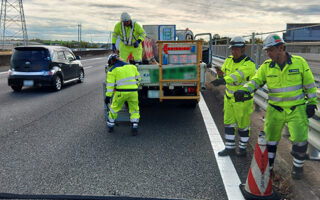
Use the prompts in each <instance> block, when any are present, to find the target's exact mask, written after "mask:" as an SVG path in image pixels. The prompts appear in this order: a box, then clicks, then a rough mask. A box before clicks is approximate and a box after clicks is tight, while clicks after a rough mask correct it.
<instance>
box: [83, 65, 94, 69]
mask: <svg viewBox="0 0 320 200" xmlns="http://www.w3.org/2000/svg"><path fill="white" fill-rule="evenodd" d="M92 67H93V66H88V67H84V68H85V69H90V68H92Z"/></svg>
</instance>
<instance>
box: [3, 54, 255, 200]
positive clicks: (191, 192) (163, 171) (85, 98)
mask: <svg viewBox="0 0 320 200" xmlns="http://www.w3.org/2000/svg"><path fill="white" fill-rule="evenodd" d="M82 62H83V64H84V66H85V75H86V76H85V81H84V83H80V84H79V83H74V84H69V85H67V86H65V87H64V88H63V89H62V90H61V91H59V92H52V91H50V90H48V89H47V88H24V89H23V90H22V91H21V92H13V91H12V90H11V88H10V87H9V86H7V75H6V74H3V73H2V74H0V124H1V126H0V147H1V151H0V163H1V165H0V180H1V181H0V193H15V194H67V195H99V196H108V195H111V196H114V195H115V196H130V197H151V198H182V199H219V200H224V199H228V196H227V193H226V189H225V187H224V184H223V180H222V177H221V174H220V171H219V168H218V166H217V161H216V159H215V155H214V151H213V148H212V146H211V143H210V140H209V136H208V133H207V130H206V126H205V124H204V120H203V116H202V114H201V111H200V109H199V106H197V107H196V108H190V107H186V106H185V105H183V104H180V103H172V102H167V103H161V104H160V103H155V104H146V105H142V106H141V108H140V110H141V123H140V129H139V135H138V136H136V137H133V136H131V135H130V125H129V123H125V122H121V123H119V124H118V126H116V127H115V132H113V133H108V132H107V129H106V125H105V121H104V110H103V97H102V82H103V81H104V78H105V74H104V64H105V63H106V59H105V58H94V59H88V60H83V61H82ZM202 95H203V97H204V98H203V100H205V102H206V103H207V105H208V107H209V110H210V112H211V115H212V116H213V118H214V120H215V121H216V122H217V124H219V125H218V129H219V130H220V131H222V130H221V129H222V128H223V127H222V124H223V123H222V112H221V103H222V102H217V101H218V100H217V98H218V97H217V94H215V93H214V92H212V91H210V90H206V91H204V92H203V93H202ZM234 159H236V158H234ZM236 161H237V166H236V167H237V168H238V173H239V175H240V179H241V180H242V181H245V178H246V174H247V172H248V167H249V166H248V165H249V164H250V157H248V158H246V159H242V160H236ZM239 198H240V197H239ZM240 199H241V198H240Z"/></svg>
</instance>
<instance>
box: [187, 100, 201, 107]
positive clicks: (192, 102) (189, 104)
mask: <svg viewBox="0 0 320 200" xmlns="http://www.w3.org/2000/svg"><path fill="white" fill-rule="evenodd" d="M198 103H199V102H198V100H196V99H192V100H188V101H187V102H186V106H187V107H190V108H195V107H197V105H198Z"/></svg>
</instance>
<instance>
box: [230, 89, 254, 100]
mask: <svg viewBox="0 0 320 200" xmlns="http://www.w3.org/2000/svg"><path fill="white" fill-rule="evenodd" d="M251 98H252V97H251V94H250V92H248V91H244V90H237V91H236V92H235V93H234V99H235V101H236V102H240V101H246V100H249V99H251Z"/></svg>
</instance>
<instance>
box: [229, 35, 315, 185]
mask: <svg viewBox="0 0 320 200" xmlns="http://www.w3.org/2000/svg"><path fill="white" fill-rule="evenodd" d="M284 44H285V42H284V41H283V39H282V38H281V37H279V35H277V34H270V35H268V36H267V37H266V39H265V40H264V44H263V46H264V47H263V49H264V50H266V52H267V54H268V56H269V58H270V59H268V60H266V61H265V62H264V63H263V64H262V65H261V66H260V68H259V69H258V71H257V73H256V75H255V76H254V77H253V79H252V80H251V81H250V82H249V83H248V84H246V85H245V86H244V87H242V88H241V89H240V90H238V91H237V92H235V98H236V100H239V101H243V100H244V98H245V96H246V95H248V94H249V95H251V94H252V93H253V92H255V91H256V90H257V89H258V88H260V87H262V86H263V85H264V84H267V86H268V90H269V92H268V103H269V105H268V107H267V110H266V118H265V125H264V132H265V133H266V140H267V148H268V152H269V153H268V155H269V165H270V169H271V170H272V168H273V163H274V159H275V156H276V150H277V145H278V143H279V141H280V139H281V132H282V129H283V127H284V124H285V123H286V124H287V126H288V129H289V132H290V137H289V139H290V140H291V141H292V151H291V155H292V156H293V168H292V173H291V175H292V178H293V179H301V178H302V175H303V165H304V162H305V159H306V151H307V147H308V142H307V139H308V124H309V121H308V118H310V117H312V116H313V115H314V114H315V110H316V109H317V94H316V92H317V88H316V85H315V81H314V77H313V74H312V72H311V70H310V68H309V66H308V63H307V62H306V61H305V59H303V58H302V57H300V56H296V55H290V54H289V53H287V52H286V48H285V46H284Z"/></svg>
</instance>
